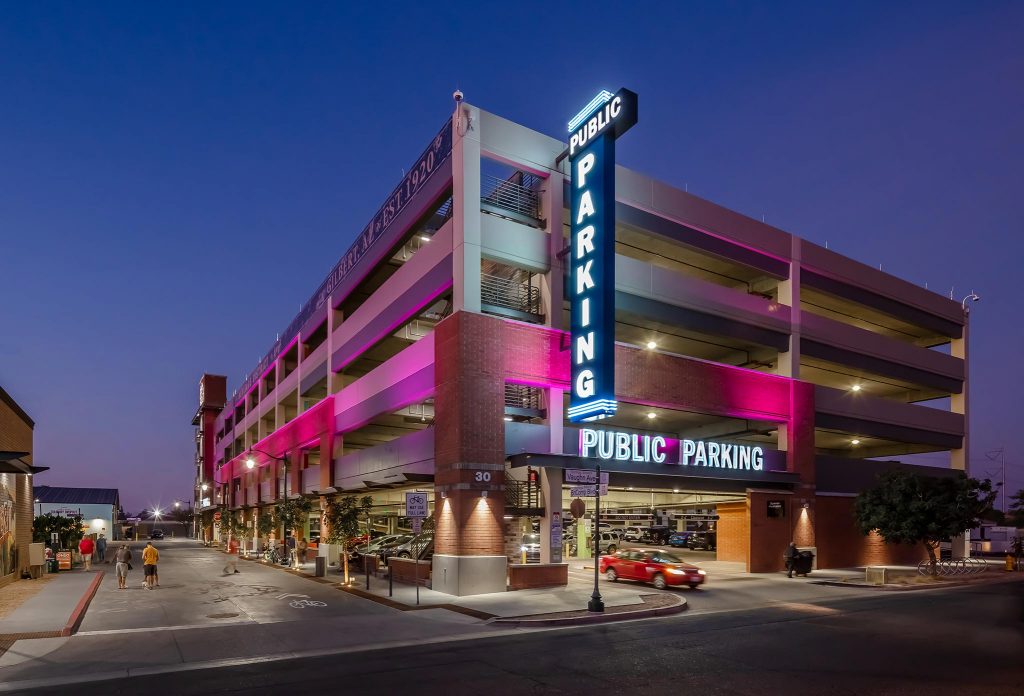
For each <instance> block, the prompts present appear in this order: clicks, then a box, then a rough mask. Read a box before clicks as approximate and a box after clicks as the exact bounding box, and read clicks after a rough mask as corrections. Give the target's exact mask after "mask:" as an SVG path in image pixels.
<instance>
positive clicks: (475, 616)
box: [242, 561, 652, 623]
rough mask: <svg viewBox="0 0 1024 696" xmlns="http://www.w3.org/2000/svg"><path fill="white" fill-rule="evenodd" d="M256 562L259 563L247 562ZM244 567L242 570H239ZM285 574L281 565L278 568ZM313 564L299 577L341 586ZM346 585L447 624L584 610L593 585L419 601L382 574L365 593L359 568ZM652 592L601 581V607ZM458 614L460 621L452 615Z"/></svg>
mask: <svg viewBox="0 0 1024 696" xmlns="http://www.w3.org/2000/svg"><path fill="white" fill-rule="evenodd" d="M249 562H251V563H261V562H260V561H249ZM242 567H243V568H244V566H242ZM277 568H279V569H281V570H285V567H284V566H277ZM314 571H315V564H313V563H303V564H300V565H299V566H298V570H297V572H298V573H301V574H303V575H304V576H307V577H309V578H311V579H313V580H316V581H321V582H324V581H326V582H328V583H330V584H334V585H337V586H339V587H340V586H341V584H342V579H343V578H342V575H341V573H339V572H338V568H337V567H336V566H333V567H332V566H329V567H328V568H327V576H326V577H325V578H315V577H314ZM349 578H350V580H351V583H350V585H349V586H348V587H349V588H350V589H351V590H353V591H355V592H356V593H358V594H360V595H364V596H365V595H369V596H368V598H370V599H374V600H376V601H380V602H382V603H385V604H387V605H389V606H394V608H396V609H401V610H404V611H417V610H423V609H427V608H433V609H447V610H449V611H450V612H452V614H453V616H452V617H451V619H450V620H452V621H455V622H458V623H479V622H480V621H484V620H488V619H493V618H507V617H512V616H522V615H526V614H529V615H536V614H553V613H558V612H567V611H576V610H579V609H585V608H586V606H587V602H588V601H589V599H590V593H591V592H592V591H593V582H592V580H591V582H590V583H586V582H578V581H576V582H574V581H573V579H570V581H569V584H568V585H567V586H565V587H551V588H543V589H536V590H516V591H506V592H494V593H489V594H481V595H471V596H467V597H456V596H454V595H450V594H445V593H443V592H435V591H434V590H431V589H429V588H426V587H420V588H419V602H418V603H417V598H416V587H415V586H414V585H407V584H404V583H398V582H396V583H393V585H392V587H391V588H390V590H391V591H390V593H389V587H388V577H387V574H386V571H385V572H384V573H380V574H378V575H376V576H375V575H373V574H372V573H371V574H370V588H369V590H367V589H366V576H365V574H363V572H362V568H361V566H359V565H358V564H356V567H350V568H349ZM651 592H652V590H651V588H649V587H646V586H644V585H638V584H637V585H632V584H628V585H627V584H622V585H612V584H611V583H605V582H602V583H601V596H602V598H603V599H604V603H605V606H607V607H616V606H624V605H631V604H636V605H643V603H644V601H643V600H642V599H641V595H645V594H650V593H651ZM459 614H461V615H462V618H458V617H457V615H459Z"/></svg>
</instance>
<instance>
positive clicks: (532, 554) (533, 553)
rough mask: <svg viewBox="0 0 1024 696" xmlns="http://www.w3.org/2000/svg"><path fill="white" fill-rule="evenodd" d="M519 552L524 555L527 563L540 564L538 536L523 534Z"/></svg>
mask: <svg viewBox="0 0 1024 696" xmlns="http://www.w3.org/2000/svg"><path fill="white" fill-rule="evenodd" d="M519 550H520V552H525V553H526V562H527V563H540V534H524V535H523V540H522V545H521V546H520V547H519Z"/></svg>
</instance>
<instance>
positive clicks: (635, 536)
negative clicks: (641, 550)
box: [622, 527, 643, 542]
mask: <svg viewBox="0 0 1024 696" xmlns="http://www.w3.org/2000/svg"><path fill="white" fill-rule="evenodd" d="M641 536H643V530H642V529H640V527H626V532H625V534H623V535H622V540H623V541H632V542H637V541H640V537H641Z"/></svg>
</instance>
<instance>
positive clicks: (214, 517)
mask: <svg viewBox="0 0 1024 696" xmlns="http://www.w3.org/2000/svg"><path fill="white" fill-rule="evenodd" d="M213 521H214V522H220V511H217V512H215V513H213Z"/></svg>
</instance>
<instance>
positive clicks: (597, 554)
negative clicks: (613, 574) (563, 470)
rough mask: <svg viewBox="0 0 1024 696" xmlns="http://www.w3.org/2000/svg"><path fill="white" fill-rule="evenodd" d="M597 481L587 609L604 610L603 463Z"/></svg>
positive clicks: (598, 466) (599, 468)
mask: <svg viewBox="0 0 1024 696" xmlns="http://www.w3.org/2000/svg"><path fill="white" fill-rule="evenodd" d="M596 481H597V483H596V485H595V486H594V496H595V497H594V500H595V501H596V502H597V504H596V505H595V507H594V594H592V595H591V596H590V603H589V604H587V611H593V612H598V613H599V612H603V611H604V602H602V601H601V590H600V589H598V586H597V583H598V580H599V576H598V568H600V566H601V465H600V464H598V465H597V479H596Z"/></svg>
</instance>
